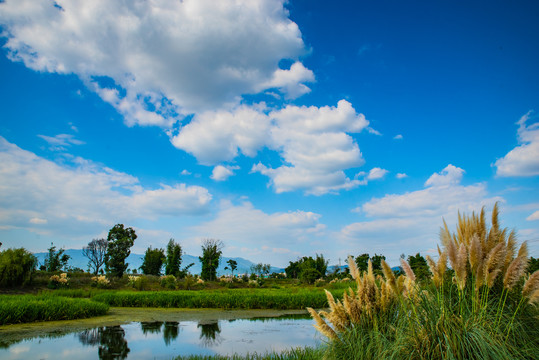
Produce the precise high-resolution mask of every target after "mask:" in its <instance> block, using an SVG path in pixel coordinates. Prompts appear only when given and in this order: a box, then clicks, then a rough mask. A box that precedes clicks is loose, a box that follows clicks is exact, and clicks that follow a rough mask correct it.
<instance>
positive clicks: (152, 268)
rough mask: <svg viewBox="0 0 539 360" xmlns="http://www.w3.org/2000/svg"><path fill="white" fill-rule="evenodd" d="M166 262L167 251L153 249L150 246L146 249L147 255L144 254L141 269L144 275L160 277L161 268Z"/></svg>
mask: <svg viewBox="0 0 539 360" xmlns="http://www.w3.org/2000/svg"><path fill="white" fill-rule="evenodd" d="M165 260H166V257H165V250H163V249H152V247H151V246H150V247H149V248H148V249H146V253H144V259H143V260H142V265H141V266H140V269H141V270H142V273H143V274H144V275H155V276H159V275H161V268H162V267H163V263H164V262H165Z"/></svg>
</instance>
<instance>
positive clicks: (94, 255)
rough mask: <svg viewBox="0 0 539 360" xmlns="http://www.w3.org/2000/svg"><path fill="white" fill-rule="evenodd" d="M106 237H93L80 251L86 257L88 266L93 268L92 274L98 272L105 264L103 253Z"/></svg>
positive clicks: (105, 246) (105, 247) (105, 248)
mask: <svg viewBox="0 0 539 360" xmlns="http://www.w3.org/2000/svg"><path fill="white" fill-rule="evenodd" d="M107 244H108V242H107V240H106V239H93V240H92V241H90V242H89V243H88V246H85V247H83V248H82V253H83V254H84V256H86V257H87V258H88V260H89V261H88V267H89V268H90V269H93V273H94V274H96V275H97V274H98V273H99V269H101V267H102V266H103V265H105V254H106V252H107Z"/></svg>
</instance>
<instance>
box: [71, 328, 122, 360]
mask: <svg viewBox="0 0 539 360" xmlns="http://www.w3.org/2000/svg"><path fill="white" fill-rule="evenodd" d="M79 341H80V342H81V343H82V344H83V345H90V346H96V345H99V350H98V353H99V359H105V360H113V359H114V360H116V359H125V358H127V354H129V351H130V350H129V347H128V346H127V341H126V340H125V331H124V329H122V327H121V326H119V325H118V326H106V327H104V328H103V327H99V328H96V329H90V330H85V331H83V332H81V333H80V334H79Z"/></svg>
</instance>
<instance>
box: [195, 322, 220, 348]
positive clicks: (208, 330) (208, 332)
mask: <svg viewBox="0 0 539 360" xmlns="http://www.w3.org/2000/svg"><path fill="white" fill-rule="evenodd" d="M197 328H200V340H202V345H203V346H204V347H210V346H211V345H214V344H220V343H221V338H220V336H219V333H220V332H221V328H220V327H219V322H217V321H215V322H211V323H198V324H197Z"/></svg>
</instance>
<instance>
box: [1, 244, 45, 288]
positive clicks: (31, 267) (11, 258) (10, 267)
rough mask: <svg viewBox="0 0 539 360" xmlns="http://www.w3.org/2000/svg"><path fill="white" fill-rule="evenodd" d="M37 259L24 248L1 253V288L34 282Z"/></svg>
mask: <svg viewBox="0 0 539 360" xmlns="http://www.w3.org/2000/svg"><path fill="white" fill-rule="evenodd" d="M36 266H37V258H36V257H35V256H34V255H33V254H32V253H31V252H29V251H27V250H26V249H24V248H19V249H7V250H4V251H0V286H1V287H13V286H23V285H26V284H29V283H31V282H32V275H33V274H34V272H35V270H36Z"/></svg>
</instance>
